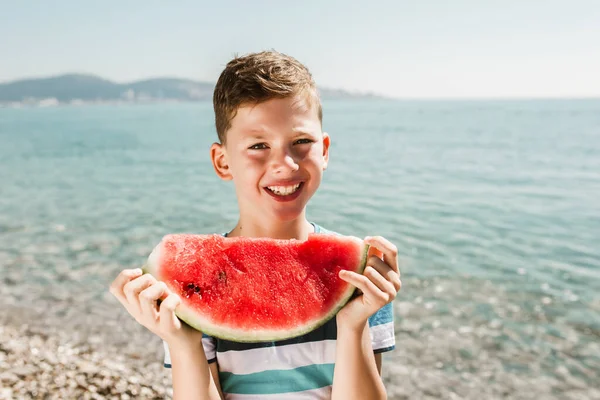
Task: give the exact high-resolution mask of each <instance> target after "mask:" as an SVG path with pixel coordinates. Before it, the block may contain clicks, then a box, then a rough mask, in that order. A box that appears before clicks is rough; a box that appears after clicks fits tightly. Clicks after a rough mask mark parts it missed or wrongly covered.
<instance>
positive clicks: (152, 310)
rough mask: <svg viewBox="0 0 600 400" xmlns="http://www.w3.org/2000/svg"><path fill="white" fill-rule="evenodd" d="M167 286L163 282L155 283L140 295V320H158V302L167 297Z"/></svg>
mask: <svg viewBox="0 0 600 400" xmlns="http://www.w3.org/2000/svg"><path fill="white" fill-rule="evenodd" d="M167 291H168V289H167V285H166V284H165V283H164V282H156V283H154V284H153V285H152V286H150V287H149V288H147V289H144V290H143V291H142V292H141V293H140V307H141V309H142V318H148V319H151V320H154V321H155V320H156V319H157V318H158V303H157V302H158V300H159V299H161V298H165V297H166V296H167Z"/></svg>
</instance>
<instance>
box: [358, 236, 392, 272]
mask: <svg viewBox="0 0 600 400" xmlns="http://www.w3.org/2000/svg"><path fill="white" fill-rule="evenodd" d="M365 243H366V244H368V245H371V246H374V247H375V248H377V249H378V250H379V251H381V252H382V253H383V261H385V262H386V264H388V265H389V266H390V268H392V269H393V270H394V271H396V272H398V274H400V271H399V269H398V248H397V247H396V246H395V245H394V244H393V243H392V242H390V241H389V240H387V239H385V238H383V237H381V236H367V237H366V238H365Z"/></svg>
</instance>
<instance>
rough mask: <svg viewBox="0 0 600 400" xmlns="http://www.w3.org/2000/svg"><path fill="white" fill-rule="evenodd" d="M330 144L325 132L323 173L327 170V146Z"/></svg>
mask: <svg viewBox="0 0 600 400" xmlns="http://www.w3.org/2000/svg"><path fill="white" fill-rule="evenodd" d="M330 144H331V138H330V137H329V134H327V132H323V161H324V162H323V171H325V170H326V169H327V164H329V145H330Z"/></svg>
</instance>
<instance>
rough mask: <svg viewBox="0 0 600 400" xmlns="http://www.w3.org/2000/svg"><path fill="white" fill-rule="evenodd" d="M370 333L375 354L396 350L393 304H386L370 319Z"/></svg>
mask: <svg viewBox="0 0 600 400" xmlns="http://www.w3.org/2000/svg"><path fill="white" fill-rule="evenodd" d="M369 333H370V335H371V343H372V345H373V352H374V353H376V354H377V353H385V352H387V351H391V350H394V349H395V348H396V337H395V334H394V310H393V306H392V303H388V304H386V305H385V306H383V307H382V308H380V309H379V311H377V312H376V313H375V314H373V315H372V316H371V318H369Z"/></svg>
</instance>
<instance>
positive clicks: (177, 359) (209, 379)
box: [169, 346, 223, 400]
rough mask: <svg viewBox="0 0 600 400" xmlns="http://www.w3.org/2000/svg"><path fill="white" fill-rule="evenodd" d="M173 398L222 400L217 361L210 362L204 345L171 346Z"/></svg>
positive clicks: (174, 399)
mask: <svg viewBox="0 0 600 400" xmlns="http://www.w3.org/2000/svg"><path fill="white" fill-rule="evenodd" d="M169 352H170V353H171V368H172V376H173V400H187V399H194V400H196V399H207V400H221V399H222V398H223V397H222V394H221V388H220V384H219V372H218V368H217V363H212V364H210V365H209V364H208V363H207V362H206V355H205V353H204V348H203V347H202V346H194V347H193V348H189V347H185V346H183V347H176V346H169Z"/></svg>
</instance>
